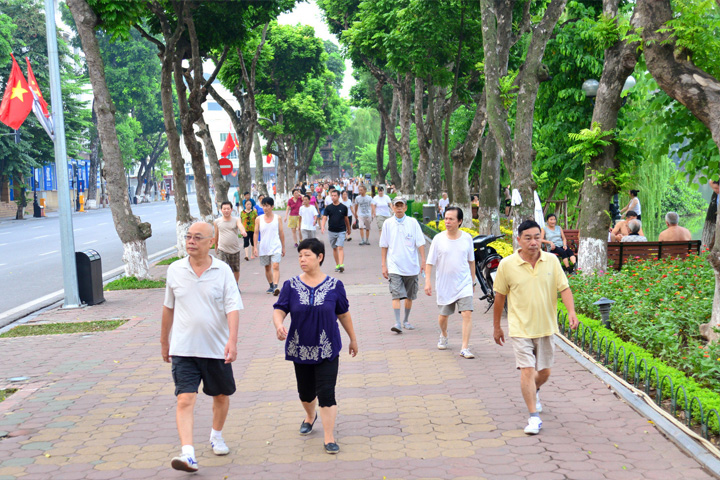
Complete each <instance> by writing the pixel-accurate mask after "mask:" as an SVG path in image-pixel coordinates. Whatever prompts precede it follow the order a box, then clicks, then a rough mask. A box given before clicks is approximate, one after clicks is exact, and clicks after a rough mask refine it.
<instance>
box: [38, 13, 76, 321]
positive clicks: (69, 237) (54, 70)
mask: <svg viewBox="0 0 720 480" xmlns="http://www.w3.org/2000/svg"><path fill="white" fill-rule="evenodd" d="M45 31H46V33H47V47H48V63H49V64H50V103H51V104H52V107H53V108H52V114H53V118H54V124H55V171H56V172H57V182H58V185H57V189H58V211H59V214H60V256H61V258H62V265H63V287H64V289H65V301H64V303H63V307H65V308H77V307H79V306H80V294H79V289H78V281H77V270H76V269H75V268H76V267H75V238H74V236H73V224H72V209H71V208H70V185H69V178H68V168H67V152H66V149H65V119H64V118H63V107H62V105H63V103H62V90H61V89H60V59H59V57H58V46H57V29H56V28H55V3H54V0H45Z"/></svg>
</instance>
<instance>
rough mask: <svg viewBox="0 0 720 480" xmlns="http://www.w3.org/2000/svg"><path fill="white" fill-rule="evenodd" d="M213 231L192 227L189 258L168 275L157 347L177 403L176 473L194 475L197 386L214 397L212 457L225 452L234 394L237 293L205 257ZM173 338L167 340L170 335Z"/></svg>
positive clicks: (226, 273)
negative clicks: (178, 449) (225, 427)
mask: <svg viewBox="0 0 720 480" xmlns="http://www.w3.org/2000/svg"><path fill="white" fill-rule="evenodd" d="M214 233H215V232H214V228H213V226H212V225H210V224H208V223H205V222H197V223H194V224H192V225H191V226H190V229H189V230H188V233H187V235H185V244H186V250H187V253H188V256H187V257H185V258H183V259H181V260H178V261H177V262H174V263H173V264H171V265H170V268H168V271H167V283H166V287H165V302H164V305H163V311H162V324H161V330H160V345H161V351H162V357H163V360H164V361H165V362H168V363H170V362H172V377H173V380H174V382H175V395H176V397H177V414H176V420H177V428H178V433H179V435H180V444H181V446H182V453H181V454H180V455H179V456H177V457H175V458H173V459H172V462H171V465H172V468H174V469H175V470H182V471H185V472H196V471H197V470H198V464H197V460H196V459H195V449H194V447H193V408H194V407H195V401H196V399H197V393H198V387H199V386H200V382H201V381H202V384H203V392H204V393H205V394H206V395H208V396H211V397H213V419H212V430H211V433H210V446H211V448H212V450H213V453H215V455H227V454H228V453H229V451H230V450H229V449H228V447H227V445H225V441H224V440H223V437H222V428H223V425H224V423H225V419H226V418H227V413H228V409H229V408H230V395H232V394H233V393H235V380H234V378H233V371H232V366H231V365H230V364H231V363H232V362H234V361H235V359H236V358H237V338H238V322H239V311H240V310H241V309H242V308H243V304H242V299H241V298H240V292H239V291H238V288H237V283H236V282H235V278H234V277H233V273H232V270H231V269H230V267H229V266H228V265H227V264H226V263H224V262H222V261H221V260H218V259H217V258H213V257H211V256H210V246H211V244H212V241H213V238H214V237H215V235H214ZM171 332H172V335H170V333H171Z"/></svg>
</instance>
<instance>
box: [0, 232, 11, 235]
mask: <svg viewBox="0 0 720 480" xmlns="http://www.w3.org/2000/svg"><path fill="white" fill-rule="evenodd" d="M0 235H10V232H2V233H0Z"/></svg>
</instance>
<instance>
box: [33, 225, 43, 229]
mask: <svg viewBox="0 0 720 480" xmlns="http://www.w3.org/2000/svg"><path fill="white" fill-rule="evenodd" d="M38 228H43V227H42V225H40V226H37V227H32V230H37V229H38Z"/></svg>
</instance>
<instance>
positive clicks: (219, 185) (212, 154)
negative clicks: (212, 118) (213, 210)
mask: <svg viewBox="0 0 720 480" xmlns="http://www.w3.org/2000/svg"><path fill="white" fill-rule="evenodd" d="M195 123H196V124H197V126H198V127H199V130H198V131H197V133H196V134H197V136H198V137H199V138H200V139H201V140H202V142H203V145H205V151H206V152H207V155H208V163H209V164H210V174H211V175H212V179H213V184H214V185H215V205H216V206H217V209H218V211H219V210H220V204H221V203H222V202H225V201H227V200H228V199H229V198H230V197H228V190H230V182H228V181H227V180H225V177H223V175H222V173H221V172H220V163H219V161H218V156H217V151H216V150H215V144H214V143H213V141H212V136H211V135H210V128H209V127H208V126H207V124H206V123H205V119H204V118H203V117H202V116H201V117H200V118H199V119H198V121H197V122H195ZM244 191H248V192H249V190H244Z"/></svg>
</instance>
